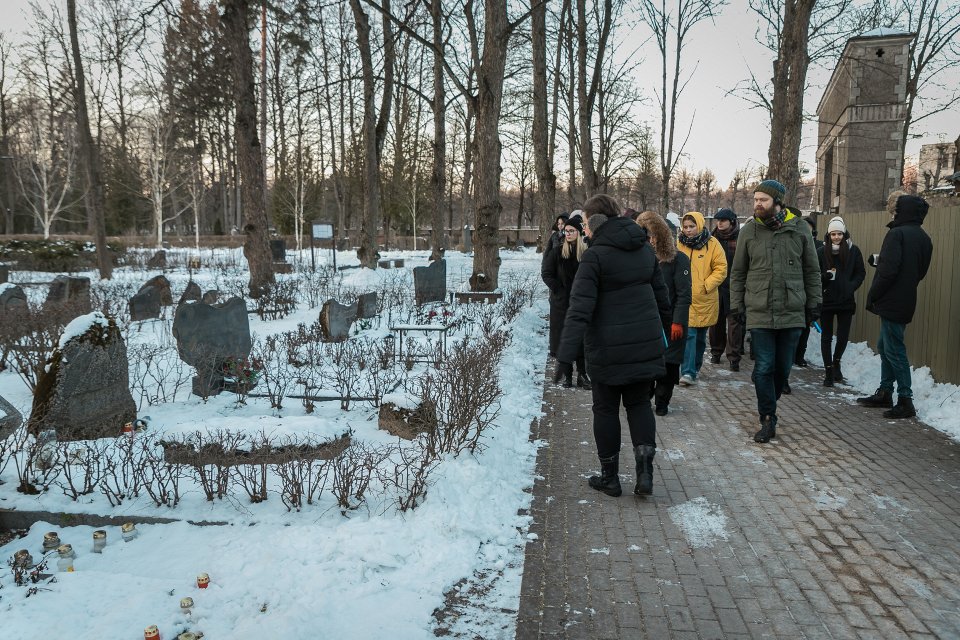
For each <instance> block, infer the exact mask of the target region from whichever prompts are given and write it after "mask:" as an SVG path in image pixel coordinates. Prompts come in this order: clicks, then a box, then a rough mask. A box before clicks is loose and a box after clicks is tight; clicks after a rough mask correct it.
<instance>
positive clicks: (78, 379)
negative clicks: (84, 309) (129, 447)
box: [27, 311, 137, 440]
mask: <svg viewBox="0 0 960 640" xmlns="http://www.w3.org/2000/svg"><path fill="white" fill-rule="evenodd" d="M136 418H137V405H136V403H135V402H134V401H133V396H131V395H130V379H129V373H128V362H127V347H126V345H125V344H124V342H123V337H122V336H121V335H120V329H118V328H117V324H116V322H114V321H113V320H112V319H109V318H107V317H105V316H104V315H103V314H102V313H100V312H99V311H95V312H93V313H89V314H86V315H83V316H79V317H77V318H74V319H73V321H71V322H70V324H68V325H67V326H66V328H65V329H64V330H63V336H61V338H60V344H59V346H58V347H57V349H55V350H54V352H53V356H52V357H51V359H50V364H49V365H48V366H47V370H46V371H45V372H43V373H42V374H41V375H40V378H39V379H38V380H37V388H36V391H35V392H34V396H33V411H32V412H31V414H30V420H29V422H28V424H27V426H28V429H29V430H30V432H31V433H33V434H38V433H41V432H43V431H47V430H49V429H53V430H54V431H55V432H56V434H57V440H90V439H95V438H108V437H116V436H117V435H119V434H120V433H121V432H122V430H123V425H124V424H125V423H127V422H132V421H134V420H136Z"/></svg>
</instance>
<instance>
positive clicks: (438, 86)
mask: <svg viewBox="0 0 960 640" xmlns="http://www.w3.org/2000/svg"><path fill="white" fill-rule="evenodd" d="M430 18H431V20H432V22H433V49H434V50H433V167H432V169H431V172H430V194H431V198H430V206H431V211H430V222H431V225H432V226H433V233H432V234H431V236H430V249H431V251H430V259H431V260H438V259H440V258H441V257H442V256H441V249H446V247H447V245H448V244H449V238H448V237H447V233H446V229H445V225H444V221H443V197H444V192H445V191H446V179H447V173H446V166H445V164H446V161H447V159H446V158H447V130H446V117H447V112H446V94H445V92H444V86H443V1H442V0H431V1H430ZM414 188H416V187H414Z"/></svg>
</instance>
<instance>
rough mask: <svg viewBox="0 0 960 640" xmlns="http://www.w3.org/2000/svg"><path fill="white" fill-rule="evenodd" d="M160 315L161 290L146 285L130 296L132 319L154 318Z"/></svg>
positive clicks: (135, 320) (137, 320)
mask: <svg viewBox="0 0 960 640" xmlns="http://www.w3.org/2000/svg"><path fill="white" fill-rule="evenodd" d="M159 317H160V290H159V289H157V288H156V287H151V286H148V285H144V286H143V287H141V288H140V291H138V292H137V293H136V294H135V295H134V296H133V297H132V298H130V320H131V321H132V322H139V321H141V320H153V319H154V318H159Z"/></svg>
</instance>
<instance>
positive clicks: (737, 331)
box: [709, 209, 746, 371]
mask: <svg viewBox="0 0 960 640" xmlns="http://www.w3.org/2000/svg"><path fill="white" fill-rule="evenodd" d="M713 219H714V220H716V221H717V226H716V228H714V230H713V237H714V238H716V239H717V241H718V242H719V243H720V246H721V247H723V253H724V255H725V256H726V257H727V264H728V265H732V264H733V254H735V253H736V251H737V237H738V236H739V235H740V221H739V220H737V214H736V213H734V212H733V210H732V209H720V210H719V211H717V212H716V213H715V214H714V215H713ZM718 291H719V292H720V315H719V316H718V317H717V324H715V325H713V326H712V327H710V331H709V336H710V361H711V362H712V363H713V364H720V356H722V355H723V352H724V351H726V352H727V361H728V362H729V363H730V371H740V358H741V357H743V338H744V335H745V333H746V328H745V327H744V326H743V325H742V324H740V322H739V320H740V319H739V317H737V316H733V315H731V313H730V269H727V277H726V279H724V281H723V284H721V285H720V288H719V289H718Z"/></svg>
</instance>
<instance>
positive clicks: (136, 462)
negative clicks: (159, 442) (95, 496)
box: [99, 434, 146, 507]
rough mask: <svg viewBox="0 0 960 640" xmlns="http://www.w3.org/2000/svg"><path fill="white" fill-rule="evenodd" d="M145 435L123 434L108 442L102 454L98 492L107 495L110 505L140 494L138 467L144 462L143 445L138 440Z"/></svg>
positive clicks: (113, 505)
mask: <svg viewBox="0 0 960 640" xmlns="http://www.w3.org/2000/svg"><path fill="white" fill-rule="evenodd" d="M144 437H146V436H141V435H138V434H129V435H128V434H123V435H121V436H120V437H118V438H116V439H115V440H113V441H112V442H111V443H110V447H109V448H108V450H107V452H106V455H104V456H103V463H102V467H103V469H102V471H103V472H102V475H101V477H100V483H99V488H100V493H102V494H103V495H105V496H106V497H107V501H109V502H110V506H111V507H116V506H119V505H121V504H123V501H124V500H126V499H128V498H136V497H137V496H139V495H140V487H141V483H142V482H143V476H142V474H141V473H140V472H139V469H140V468H141V467H142V466H143V464H144V456H145V452H144V447H143V446H142V444H140V442H138V440H141V439H143V438H144Z"/></svg>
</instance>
